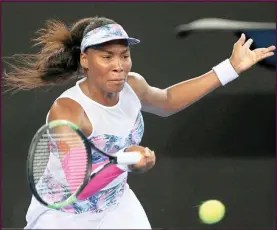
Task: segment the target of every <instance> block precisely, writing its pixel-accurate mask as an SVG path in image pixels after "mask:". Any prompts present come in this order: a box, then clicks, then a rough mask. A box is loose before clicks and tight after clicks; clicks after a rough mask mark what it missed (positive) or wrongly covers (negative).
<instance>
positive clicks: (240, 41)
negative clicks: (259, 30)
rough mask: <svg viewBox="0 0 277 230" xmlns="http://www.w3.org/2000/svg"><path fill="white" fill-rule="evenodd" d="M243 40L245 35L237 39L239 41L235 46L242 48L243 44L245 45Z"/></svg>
mask: <svg viewBox="0 0 277 230" xmlns="http://www.w3.org/2000/svg"><path fill="white" fill-rule="evenodd" d="M245 39H246V37H245V34H244V33H242V34H241V36H240V38H239V40H238V41H237V42H236V43H235V45H241V46H243V44H244V43H245Z"/></svg>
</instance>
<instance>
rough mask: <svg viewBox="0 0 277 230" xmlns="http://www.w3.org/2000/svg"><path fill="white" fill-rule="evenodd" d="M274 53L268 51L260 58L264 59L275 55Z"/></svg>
mask: <svg viewBox="0 0 277 230" xmlns="http://www.w3.org/2000/svg"><path fill="white" fill-rule="evenodd" d="M273 55H274V53H273V52H268V53H265V54H262V55H261V56H260V57H259V60H262V59H265V58H268V57H271V56H273Z"/></svg>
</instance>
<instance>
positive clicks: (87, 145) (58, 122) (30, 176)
mask: <svg viewBox="0 0 277 230" xmlns="http://www.w3.org/2000/svg"><path fill="white" fill-rule="evenodd" d="M60 125H67V126H68V127H70V128H71V129H72V130H73V131H75V132H76V133H77V134H78V135H79V136H80V138H81V139H82V141H83V143H84V146H85V148H86V153H87V155H88V157H87V168H86V173H85V178H84V181H83V183H82V184H81V185H80V186H79V188H78V189H77V191H76V192H75V193H73V194H72V195H71V196H70V197H68V198H67V199H66V200H65V201H62V202H58V203H52V204H49V203H47V202H45V201H44V200H43V199H42V198H41V197H40V196H39V194H38V192H37V189H36V185H35V183H34V175H33V169H34V167H33V160H34V156H35V149H36V146H37V144H38V142H39V140H40V138H41V136H42V134H43V133H45V131H46V130H47V129H51V128H55V127H57V126H60ZM91 145H92V144H91V143H90V142H89V141H88V139H87V138H86V136H85V135H84V134H83V133H82V132H81V131H80V130H79V128H78V126H76V125H75V124H73V123H71V122H69V121H66V120H55V121H51V122H49V123H48V124H45V125H43V126H42V127H41V128H40V129H39V130H38V131H37V132H36V134H35V135H34V137H33V139H32V141H31V144H30V147H29V151H28V157H27V181H28V184H29V187H30V189H31V191H32V194H33V195H34V196H35V198H36V199H37V200H38V201H39V202H40V203H41V204H43V205H45V206H47V207H49V208H54V209H59V208H62V207H64V206H67V205H70V204H72V203H73V202H74V201H75V200H77V196H78V195H79V194H80V193H81V191H82V190H83V189H84V188H85V187H86V185H87V184H88V183H89V181H90V179H91V177H92V176H93V175H91V164H92V155H91ZM103 169H104V168H103Z"/></svg>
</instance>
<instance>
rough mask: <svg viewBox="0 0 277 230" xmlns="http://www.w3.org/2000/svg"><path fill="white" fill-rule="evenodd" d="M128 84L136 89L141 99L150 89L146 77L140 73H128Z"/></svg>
mask: <svg viewBox="0 0 277 230" xmlns="http://www.w3.org/2000/svg"><path fill="white" fill-rule="evenodd" d="M127 82H128V84H129V85H130V86H131V87H132V89H133V90H134V91H135V93H136V94H137V96H138V97H139V98H140V99H141V98H142V97H143V95H144V94H145V92H146V91H147V89H148V84H147V82H146V80H145V79H144V77H143V76H142V75H140V74H139V73H135V72H130V73H129V74H128V80H127Z"/></svg>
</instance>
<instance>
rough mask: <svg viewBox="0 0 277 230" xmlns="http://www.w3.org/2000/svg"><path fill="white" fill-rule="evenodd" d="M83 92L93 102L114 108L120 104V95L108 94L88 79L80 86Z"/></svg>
mask: <svg viewBox="0 0 277 230" xmlns="http://www.w3.org/2000/svg"><path fill="white" fill-rule="evenodd" d="M80 88H81V89H82V91H83V92H84V93H85V94H86V96H88V97H89V98H90V99H92V100H93V101H96V102H97V103H99V104H102V105H104V106H114V105H116V104H117V103H118V100H119V93H107V92H104V91H103V90H101V89H99V88H97V87H95V84H94V83H93V82H91V81H90V80H89V79H88V78H87V79H86V80H85V81H84V82H82V83H81V84H80Z"/></svg>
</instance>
